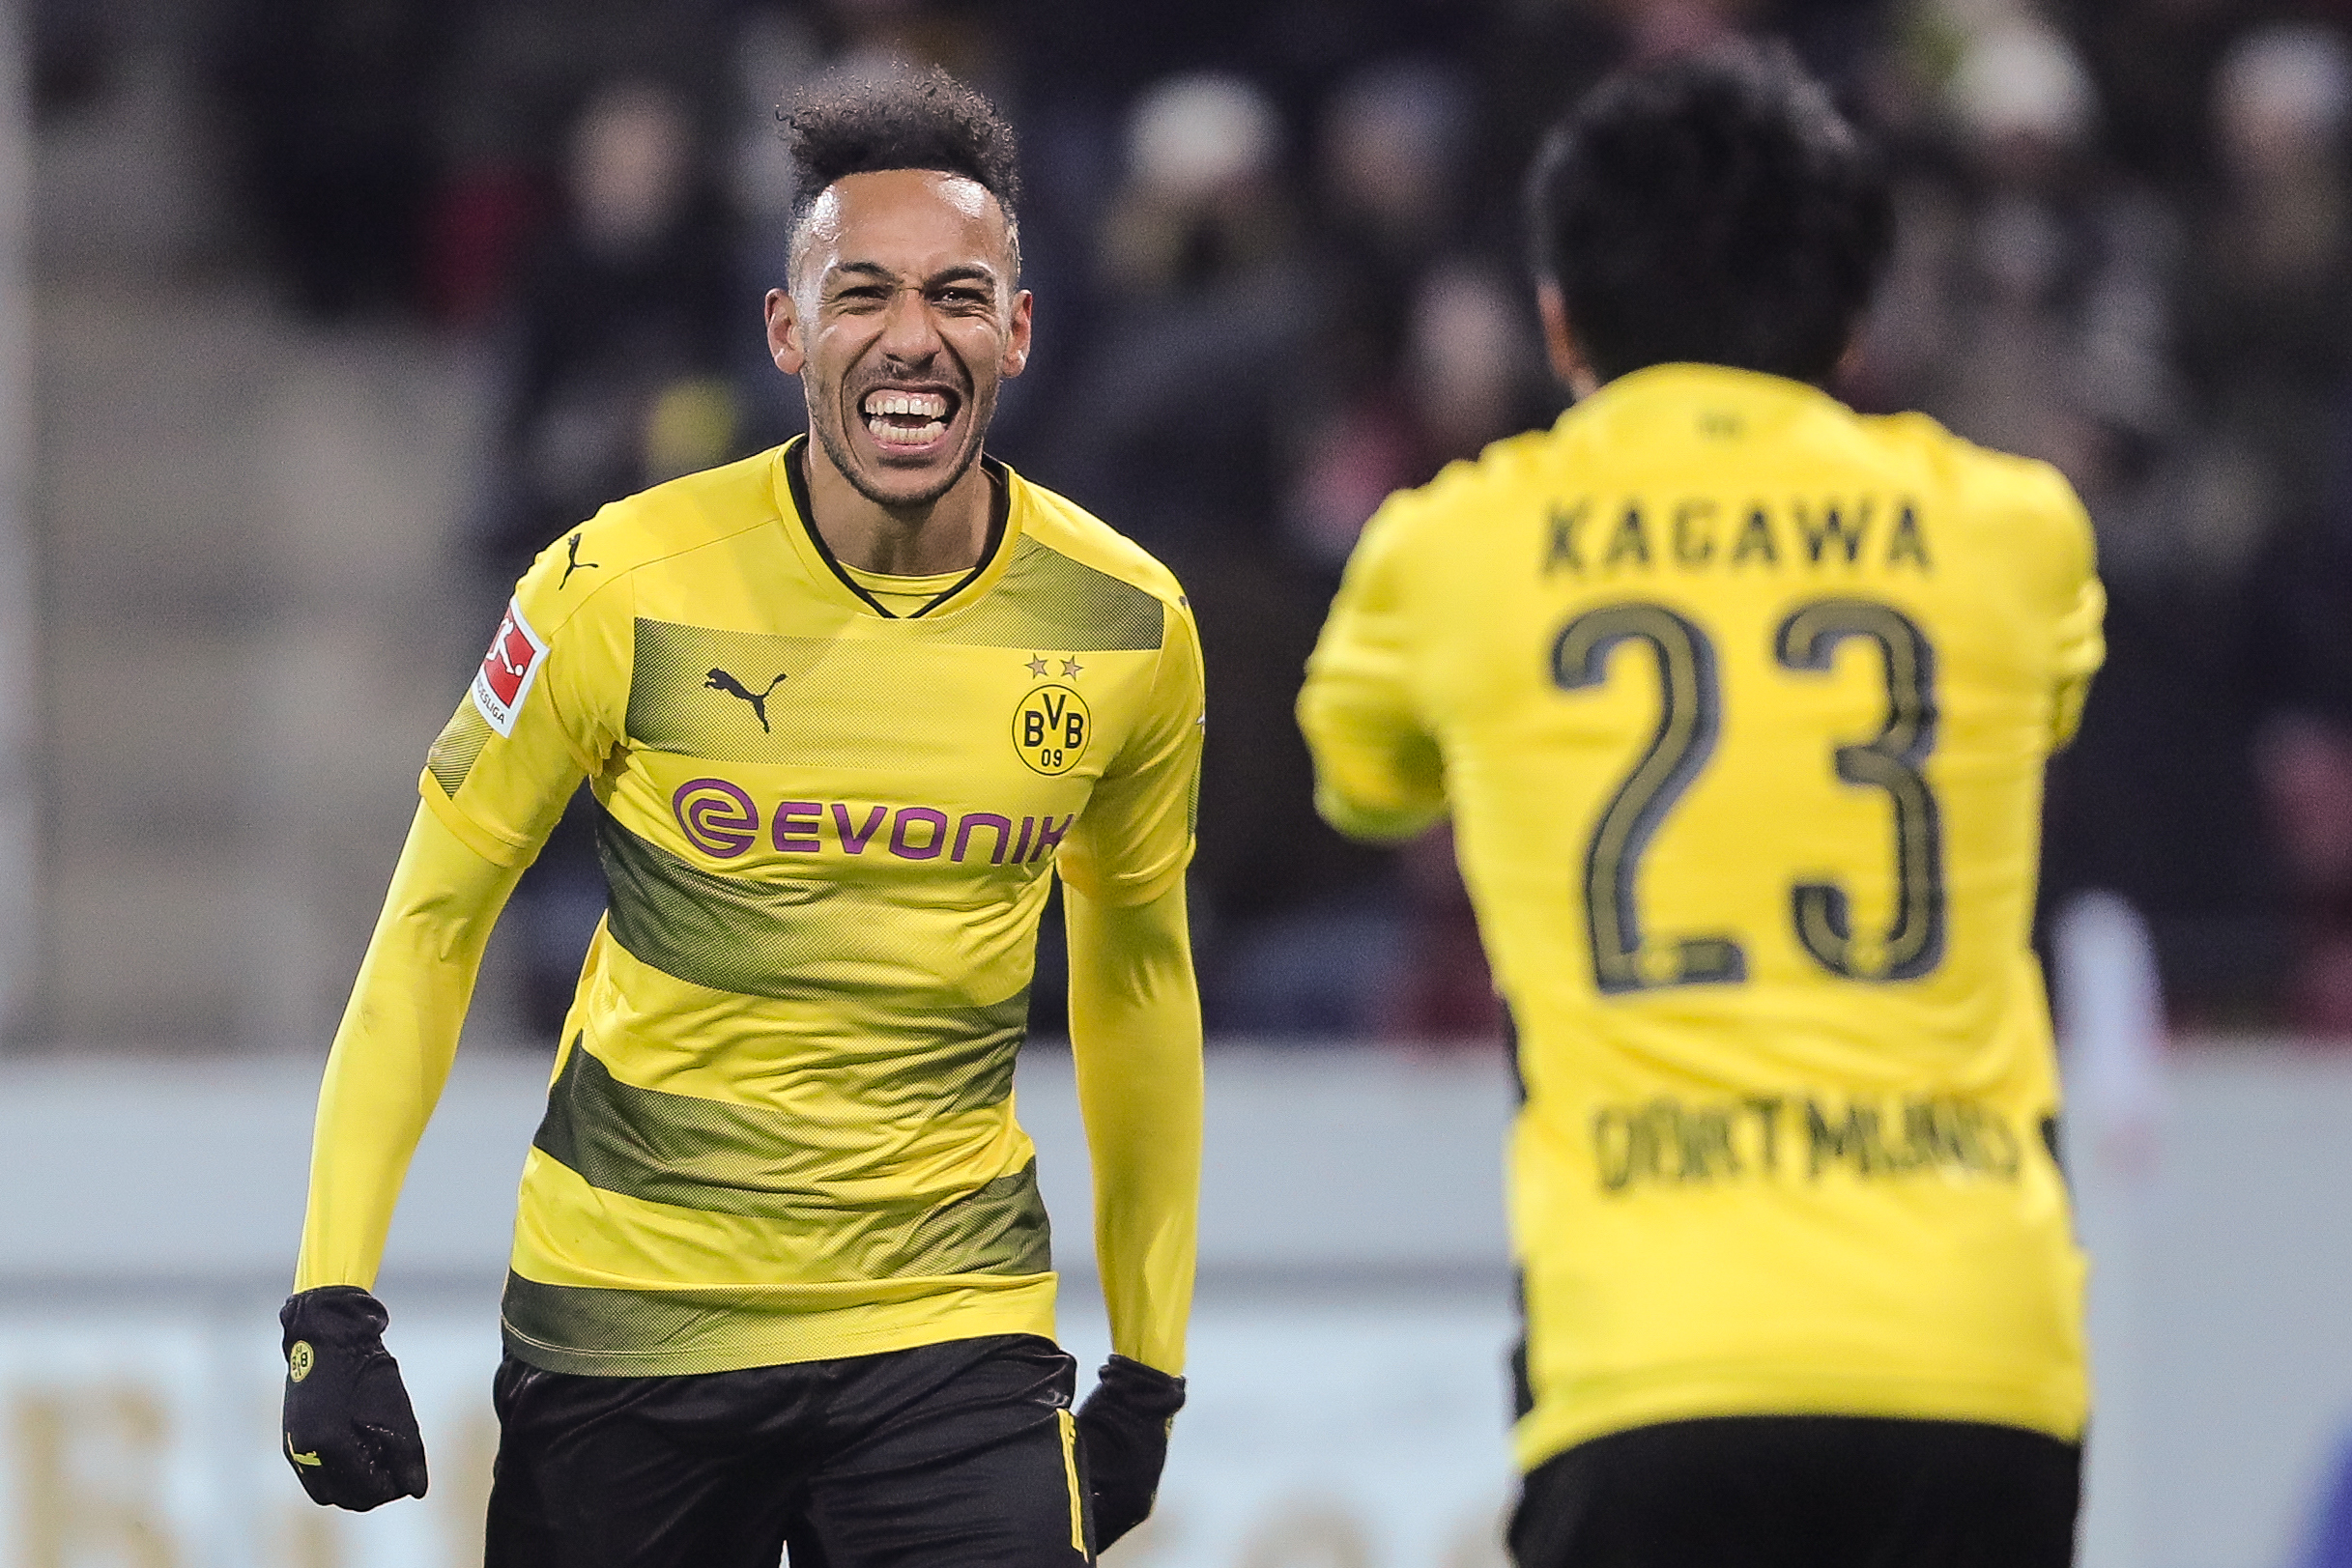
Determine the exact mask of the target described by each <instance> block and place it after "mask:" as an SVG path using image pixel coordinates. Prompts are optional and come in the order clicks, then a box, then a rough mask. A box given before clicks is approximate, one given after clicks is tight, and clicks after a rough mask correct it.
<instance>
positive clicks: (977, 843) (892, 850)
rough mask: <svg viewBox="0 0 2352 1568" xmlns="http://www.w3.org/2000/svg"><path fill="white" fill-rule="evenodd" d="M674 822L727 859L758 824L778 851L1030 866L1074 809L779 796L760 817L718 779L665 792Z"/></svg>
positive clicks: (739, 790) (756, 835)
mask: <svg viewBox="0 0 2352 1568" xmlns="http://www.w3.org/2000/svg"><path fill="white" fill-rule="evenodd" d="M670 810H671V812H672V813H673V814H674V815H675V816H676V818H677V825H678V828H679V830H680V831H682V832H683V833H684V834H685V835H686V838H687V841H689V842H691V843H692V844H693V845H694V846H695V847H696V848H697V849H700V850H702V851H703V853H704V854H706V855H709V856H712V857H713V858H715V859H718V860H732V859H734V858H735V857H736V856H738V855H741V854H744V853H745V852H747V851H748V850H750V849H751V847H752V846H753V845H754V844H756V843H758V842H759V841H760V831H761V828H762V826H763V825H764V826H765V829H766V834H767V841H768V842H769V844H770V845H771V846H772V847H773V848H774V849H775V851H776V852H777V853H778V854H780V855H821V854H823V853H825V852H826V851H827V850H828V849H833V850H839V851H840V852H841V853H843V854H845V855H862V854H865V853H866V852H867V851H868V850H869V849H872V850H876V851H878V852H880V853H883V854H887V855H891V856H893V857H895V858H897V859H899V860H946V861H948V862H950V863H952V864H955V865H962V864H963V863H965V862H966V861H972V862H977V861H979V860H980V859H981V858H982V857H983V856H984V855H985V856H986V858H987V860H988V863H989V864H990V866H1008V865H1010V866H1026V865H1035V864H1036V863H1037V862H1039V861H1041V860H1043V859H1045V858H1046V857H1047V856H1048V855H1050V854H1051V853H1053V851H1054V850H1056V849H1057V848H1059V847H1060V846H1061V842H1062V840H1063V839H1064V838H1065V837H1067V836H1068V834H1069V832H1070V829H1071V826H1072V824H1074V823H1075V822H1076V821H1077V813H1076V812H1073V813H1069V814H1068V815H1066V816H1063V817H1061V818H1059V819H1058V820H1057V819H1056V818H1054V817H1053V816H1052V815H1051V814H1050V813H1048V814H1047V815H1045V816H1035V815H1030V816H1023V817H1021V818H1019V819H1018V821H1016V820H1015V819H1014V818H1013V817H1012V816H1010V815H1007V814H1005V813H1000V812H963V813H950V812H945V811H942V810H940V809H939V808H938V807H935V806H888V805H880V804H876V803H874V802H871V801H867V802H854V803H853V802H850V801H840V800H832V801H822V800H782V801H778V802H777V803H776V804H775V805H774V806H773V807H771V808H770V809H769V811H768V812H767V813H766V814H765V816H764V818H763V817H762V815H761V813H760V807H759V804H758V802H756V801H754V800H753V799H752V797H751V794H750V792H749V791H748V790H746V789H744V788H743V786H742V785H740V784H732V783H731V782H729V781H728V780H725V779H689V780H687V781H686V782H685V783H684V784H680V785H678V787H677V792H676V793H675V794H674V795H672V796H671V797H670Z"/></svg>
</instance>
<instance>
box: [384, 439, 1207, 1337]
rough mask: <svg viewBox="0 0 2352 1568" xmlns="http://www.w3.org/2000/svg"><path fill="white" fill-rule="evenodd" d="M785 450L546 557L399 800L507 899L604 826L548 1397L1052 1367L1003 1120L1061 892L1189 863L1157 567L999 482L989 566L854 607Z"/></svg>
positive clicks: (528, 1168)
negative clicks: (926, 1350)
mask: <svg viewBox="0 0 2352 1568" xmlns="http://www.w3.org/2000/svg"><path fill="white" fill-rule="evenodd" d="M799 444H800V443H798V442H795V443H792V444H791V445H789V446H787V447H784V448H780V449H778V450H777V451H774V452H769V453H766V454H763V455H761V456H760V457H756V458H752V459H749V460H746V461H744V462H741V463H737V464H733V465H731V466H730V467H727V468H722V469H718V470H712V471H710V472H707V473H703V474H697V475H694V476H691V477H688V478H685V479H680V480H677V481H675V482H674V483H671V484H667V485H663V486H661V487H659V488H657V489H654V490H651V491H648V492H646V493H645V494H644V495H642V496H638V497H635V498H633V499H629V500H626V501H621V502H618V503H617V504H615V505H612V506H609V507H607V508H605V509H604V511H602V512H601V513H599V514H598V515H597V517H596V518H595V520H594V521H593V522H591V523H589V524H588V525H587V526H586V527H582V528H581V529H580V530H579V531H578V532H576V533H574V534H572V535H570V536H569V537H568V538H566V539H563V540H560V541H559V542H558V543H557V544H556V545H554V546H552V547H550V549H549V550H548V551H547V552H546V553H545V554H544V555H542V556H540V558H539V560H538V561H537V563H536V564H535V565H534V566H533V567H532V568H531V571H530V573H529V574H528V575H526V576H525V578H524V579H523V581H522V583H521V584H520V585H519V587H518V588H517V590H516V593H515V597H514V600H513V602H512V604H511V605H510V606H509V607H508V609H507V611H506V613H505V616H504V618H503V620H502V623H501V625H500V627H499V629H498V634H497V637H496V640H495V641H494V643H493V646H492V648H491V650H490V654H489V656H488V657H487V658H486V659H485V660H484V661H483V664H482V668H481V670H480V672H479V673H478V674H477V676H476V677H475V679H474V682H473V690H472V691H471V692H470V693H469V695H468V698H467V699H466V701H465V702H464V703H462V704H461V705H460V706H459V708H458V710H457V714H456V717H455V718H454V719H452V720H451V721H450V723H449V726H448V727H447V728H446V729H445V731H444V732H443V734H442V736H441V738H440V740H439V741H438V742H436V744H435V745H434V747H433V750H432V753H431V755H430V757H429V758H428V761H427V765H426V768H425V771H424V775H423V779H422V781H421V785H420V787H421V789H422V791H423V795H424V799H425V802H426V804H427V806H428V807H429V808H430V809H431V810H432V811H433V812H434V813H436V814H437V815H438V816H439V817H440V819H441V820H442V821H443V822H445V824H446V825H447V826H448V827H449V828H450V830H451V831H452V832H454V833H455V834H456V835H457V836H458V837H459V838H460V839H462V840H463V841H465V842H466V843H468V844H470V845H472V846H473V848H474V849H475V850H477V851H478V852H480V853H481V854H483V855H486V856H488V857H490V858H491V859H492V860H494V861H497V862H499V863H501V864H505V865H515V864H520V863H521V862H524V861H526V860H528V859H529V858H530V857H531V855H532V854H534V853H535V852H536V850H537V847H538V845H539V844H540V843H541V842H542V841H544V839H545V838H546V836H547V834H548V832H549V830H550V829H551V828H552V826H553V825H554V822H555V820H556V818H557V817H558V815H559V813H561V811H562V809H563V807H564V804H565V802H566V800H567V799H568V798H569V797H570V795H571V794H572V792H573V790H574V789H575V787H576V786H577V785H578V784H579V783H580V781H581V780H582V779H583V778H584V777H585V778H586V779H587V780H588V783H589V784H590V786H591V788H592V790H593V793H594V797H595V804H596V828H597V842H598V849H599V852H600V854H601V857H602V860H603V864H604V870H605V875H606V879H607V881H608V883H609V886H610V900H609V904H608V909H607V913H606V916H605V919H604V921H603V923H602V924H601V926H600V927H598V929H597V931H596V934H595V938H594V941H593V943H592V945H591V946H590V948H589V951H588V960H587V964H586V967H585V968H584V970H583V972H582V974H581V977H580V983H579V988H578V991H577V993H576V995H575V998H574V1000H573V1003H572V1007H571V1011H570V1015H569V1017H568V1019H567V1020H566V1022H565V1024H564V1029H563V1040H562V1044H561V1050H560V1053H559V1057H558V1062H557V1069H556V1071H555V1075H554V1082H553V1086H552V1088H551V1091H550V1094H549V1099H548V1110H547V1116H546V1119H545V1121H544V1122H543V1124H542V1125H541V1126H540V1128H539V1131H538V1135H537V1137H536V1138H535V1140H534V1142H533V1147H532V1149H531V1153H530V1155H529V1156H528V1160H527V1162H526V1165H525V1168H524V1173H523V1182H522V1202H521V1211H520V1215H519V1218H518V1220H517V1224H516V1232H515V1246H514V1255H513V1261H512V1269H511V1272H510V1275H509V1278H508V1281H507V1289H506V1300H505V1311H504V1325H505V1331H506V1336H507V1343H508V1348H509V1349H510V1350H511V1351H512V1353H513V1354H516V1355H517V1356H519V1357H521V1358H522V1359H524V1360H526V1361H529V1362H531V1363H532V1364H534V1365H537V1366H541V1367H546V1368H550V1369H553V1370H558V1371H568V1372H588V1373H603V1374H630V1375H638V1374H646V1375H651V1374H674V1373H696V1372H709V1371H719V1370H725V1369H729V1368H735V1367H744V1366H754V1365H767V1364H774V1363H780V1362H787V1361H795V1360H808V1359H816V1358H823V1357H833V1356H842V1355H854V1354H869V1353H872V1352H877V1351H886V1350H894V1349H900V1348H904V1347H906V1346H910V1345H917V1344H923V1343H928V1342H931V1341H934V1340H941V1339H950V1338H964V1337H970V1336H973V1335H979V1334H989V1333H1001V1332H1036V1333H1046V1334H1050V1333H1051V1332H1052V1314H1053V1295H1054V1275H1053V1273H1052V1269H1051V1262H1050V1258H1049V1254H1048V1246H1047V1220H1046V1213H1045V1210H1044V1207H1043V1206H1042V1204H1041V1203H1040V1201H1039V1196H1038V1186H1037V1178H1036V1168H1035V1155H1034V1151H1033V1150H1032V1147H1031V1145H1030V1142H1029V1140H1028V1138H1027V1136H1026V1135H1025V1134H1023V1133H1022V1131H1021V1129H1020V1127H1019V1126H1018V1124H1017V1123H1016V1121H1015V1119H1014V1111H1013V1066H1014V1056H1015V1052H1016V1050H1017V1049H1018V1046H1019V1044H1020V1041H1021V1038H1022V1033H1023V1030H1024V1027H1025V1023H1026V1018H1027V1013H1028V989H1029V981H1030V975H1031V968H1032V963H1033V958H1034V953H1035V942H1036V931H1037V923H1038V916H1039V912H1040V909H1041V907H1042V906H1043V904H1044V902H1045V899H1046V897H1047V892H1048V889H1049V885H1050V884H1049V873H1052V872H1054V871H1057V870H1058V872H1059V873H1060V875H1061V876H1063V877H1064V878H1065V879H1067V880H1068V881H1069V882H1070V883H1071V884H1072V885H1073V886H1075V887H1077V888H1079V889H1080V890H1082V891H1084V892H1085V893H1087V894H1089V895H1090V896H1092V897H1094V898H1098V899H1100V900H1102V901H1104V902H1106V903H1113V904H1125V903H1139V902H1143V901H1146V900H1149V899H1151V898H1157V897H1159V896H1160V895H1161V894H1162V892H1164V891H1165V890H1166V889H1167V888H1169V887H1170V886H1171V885H1172V884H1173V883H1174V882H1175V880H1176V879H1177V878H1179V877H1181V875H1182V874H1183V870H1184V867H1185V864H1186V862H1187V860H1188V859H1189V858H1190V851H1191V813H1192V808H1193V800H1194V786H1195V777H1196V773H1197V767H1198V759H1199V752H1200V735H1201V703H1202V697H1201V668H1200V655H1199V649H1198V644H1197V641H1196V640H1195V638H1194V634H1193V630H1192V625H1191V621H1190V612H1189V611H1188V609H1187V607H1186V604H1185V601H1184V599H1183V598H1182V597H1181V596H1180V594H1179V591H1178V588H1177V585H1176V584H1175V582H1174V580H1173V579H1172V578H1171V577H1170V576H1169V575H1168V573H1167V572H1166V571H1165V570H1164V569H1162V567H1161V566H1160V565H1159V564H1158V563H1157V562H1156V561H1154V560H1152V559H1151V558H1150V557H1149V556H1146V555H1145V554H1144V553H1143V552H1142V551H1141V550H1139V549H1137V548H1136V547H1135V546H1133V544H1131V543H1129V542H1128V541H1127V540H1125V539H1123V538H1121V537H1120V536H1119V535H1118V534H1116V533H1114V532H1112V531H1111V530H1110V529H1109V528H1108V527H1105V526H1104V525H1103V524H1102V523H1100V522H1098V521H1097V520H1096V519H1094V518H1092V517H1090V516H1088V515H1087V514H1086V513H1084V512H1082V511H1080V510H1079V509H1078V508H1076V506H1073V505H1072V504H1070V503H1069V502H1068V501H1066V500H1063V499H1060V498H1059V497H1056V496H1053V495H1051V494H1049V493H1047V492H1046V491H1044V490H1041V489H1039V488H1037V487H1036V486H1034V485H1031V484H1028V483H1026V482H1025V481H1023V480H1022V479H1020V478H1019V477H1018V475H1016V474H1014V473H1013V472H1011V471H1010V470H1005V469H1003V468H1001V467H1000V466H997V465H995V464H993V463H991V464H990V465H989V466H988V468H989V474H990V484H991V486H992V489H993V492H994V495H995V498H996V513H995V519H994V527H993V529H992V531H991V535H990V548H989V551H988V553H987V556H986V557H985V559H984V560H983V561H982V562H981V564H980V565H978V566H977V567H975V568H974V569H973V570H972V571H971V572H969V573H962V574H956V575H953V576H950V577H947V578H943V579H939V580H935V581H934V580H923V579H904V578H884V577H877V576H875V575H874V574H870V573H861V572H858V571H855V570H853V569H851V568H848V567H846V565H844V564H843V563H841V562H839V561H837V560H835V559H834V558H833V556H831V555H830V553H829V552H828V551H827V550H826V548H825V545H824V542H823V539H822V537H821V536H820V535H819V534H817V532H816V530H815V529H814V528H812V527H810V526H809V524H808V521H807V519H808V517H809V515H810V514H809V508H808V504H807V498H806V494H805V490H804V489H803V488H802V483H801V479H800V467H799V461H798V457H797V452H798V449H799Z"/></svg>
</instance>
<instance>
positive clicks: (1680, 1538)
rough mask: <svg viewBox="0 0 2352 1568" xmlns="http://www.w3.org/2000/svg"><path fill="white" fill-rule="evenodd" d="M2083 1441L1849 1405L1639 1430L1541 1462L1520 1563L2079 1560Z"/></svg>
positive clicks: (1944, 1567)
mask: <svg viewBox="0 0 2352 1568" xmlns="http://www.w3.org/2000/svg"><path fill="white" fill-rule="evenodd" d="M2081 1477H2082V1450H2081V1448H2080V1446H2078V1445H2077V1444H2075V1443H2071V1442H2062V1441H2060V1440H2058V1439H2056V1438H2051V1437H2046V1436H2044V1435H2042V1434H2041V1433H2038V1432H2026V1431H2023V1430H2022V1429H2019V1428H2016V1427H2002V1426H1980V1425H1977V1424H1974V1423H1972V1422H1965V1421H1903V1420H1879V1419H1875V1418H1868V1417H1862V1416H1846V1415H1768V1416H1725V1417H1721V1418H1718V1419H1711V1420H1702V1421H1671V1422H1666V1423H1663V1424H1661V1425H1658V1426H1647V1427H1636V1428H1633V1429H1632V1430H1630V1431H1626V1432H1617V1433H1612V1434H1610V1435H1609V1436H1607V1437H1605V1438H1596V1439H1594V1440H1592V1441H1591V1442H1587V1443H1581V1444H1579V1445H1578V1446H1576V1447H1574V1448H1571V1449H1569V1450H1567V1451H1566V1452H1565V1453H1563V1454H1560V1455H1557V1456H1555V1457H1554V1458H1552V1459H1549V1460H1547V1461H1545V1462H1544V1463H1543V1464H1541V1465H1539V1466H1537V1467H1536V1468H1535V1469H1534V1470H1533V1471H1531V1472H1529V1474H1528V1477H1527V1482H1526V1485H1525V1488H1524V1489H1523V1491H1522V1492H1521V1494H1520V1499H1519V1508H1518V1511H1517V1513H1515V1514H1514V1515H1513V1516H1512V1519H1511V1526H1510V1546H1511V1555H1512V1556H1513V1557H1514V1558H1515V1559H1516V1560H1517V1562H1518V1564H1519V1568H1694V1565H1704V1568H2067V1565H2068V1564H2070V1563H2072V1562H2073V1561H2074V1560H2075V1512H2076V1509H2077V1507H2078V1506H2079V1504H2080V1499H2081V1492H2082V1486H2081Z"/></svg>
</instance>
